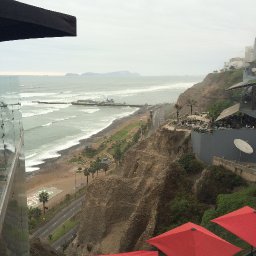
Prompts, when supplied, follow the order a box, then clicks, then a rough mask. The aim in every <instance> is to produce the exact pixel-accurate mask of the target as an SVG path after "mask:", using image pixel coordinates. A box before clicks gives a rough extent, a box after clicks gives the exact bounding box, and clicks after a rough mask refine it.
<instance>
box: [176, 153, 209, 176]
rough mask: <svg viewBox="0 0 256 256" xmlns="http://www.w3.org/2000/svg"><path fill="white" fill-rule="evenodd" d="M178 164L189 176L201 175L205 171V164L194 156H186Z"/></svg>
mask: <svg viewBox="0 0 256 256" xmlns="http://www.w3.org/2000/svg"><path fill="white" fill-rule="evenodd" d="M178 163H179V164H180V165H181V167H183V169H184V170H185V171H186V172H187V173H188V174H193V173H199V172H201V171H202V170H203V169H204V164H203V163H202V162H200V161H198V160H197V159H196V158H195V155H194V154H184V155H183V156H182V157H181V158H180V159H179V160H178Z"/></svg>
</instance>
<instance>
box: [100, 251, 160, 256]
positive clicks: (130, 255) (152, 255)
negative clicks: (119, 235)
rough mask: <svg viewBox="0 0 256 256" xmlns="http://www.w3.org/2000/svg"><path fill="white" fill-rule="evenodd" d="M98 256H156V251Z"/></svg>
mask: <svg viewBox="0 0 256 256" xmlns="http://www.w3.org/2000/svg"><path fill="white" fill-rule="evenodd" d="M98 256H158V252H156V251H136V252H124V253H118V254H108V255H98Z"/></svg>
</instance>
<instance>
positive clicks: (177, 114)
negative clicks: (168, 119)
mask: <svg viewBox="0 0 256 256" xmlns="http://www.w3.org/2000/svg"><path fill="white" fill-rule="evenodd" d="M174 107H175V109H176V116H177V122H179V114H180V110H181V109H182V106H181V105H180V104H179V103H176V104H175V105H174Z"/></svg>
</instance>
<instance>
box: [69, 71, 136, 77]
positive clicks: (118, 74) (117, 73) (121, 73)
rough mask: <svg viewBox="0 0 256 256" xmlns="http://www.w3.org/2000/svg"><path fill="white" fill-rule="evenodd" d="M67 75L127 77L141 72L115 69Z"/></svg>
mask: <svg viewBox="0 0 256 256" xmlns="http://www.w3.org/2000/svg"><path fill="white" fill-rule="evenodd" d="M65 76H86V77H92V76H93V77H97V76H101V77H127V76H140V74H139V73H132V72H130V71H126V70H125V71H115V72H108V73H94V72H86V73H82V74H77V73H66V75H65Z"/></svg>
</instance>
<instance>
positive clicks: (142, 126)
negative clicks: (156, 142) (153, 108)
mask: <svg viewBox="0 0 256 256" xmlns="http://www.w3.org/2000/svg"><path fill="white" fill-rule="evenodd" d="M147 130H148V123H145V122H136V123H133V124H130V125H128V126H126V127H125V128H124V129H122V130H120V131H119V132H117V133H116V134H114V135H113V136H112V137H111V138H110V141H113V144H112V146H111V147H110V149H109V153H110V154H111V155H112V156H113V158H114V159H115V161H116V162H117V163H118V164H119V163H120V162H121V160H122V158H123V156H124V154H125V152H126V151H127V150H128V149H129V148H131V147H132V146H133V145H134V144H136V143H137V142H138V141H139V139H140V138H141V136H142V135H145V134H146V132H147ZM131 131H133V132H131Z"/></svg>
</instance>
